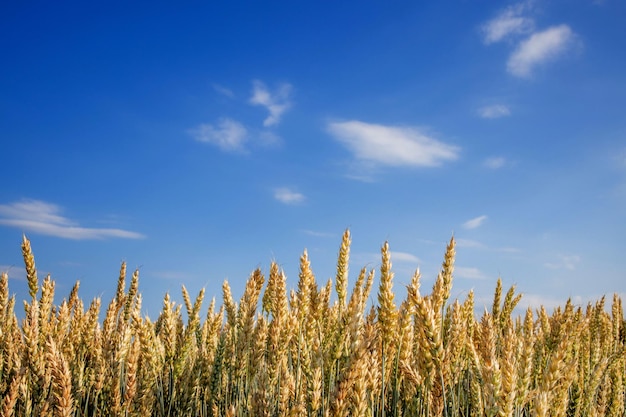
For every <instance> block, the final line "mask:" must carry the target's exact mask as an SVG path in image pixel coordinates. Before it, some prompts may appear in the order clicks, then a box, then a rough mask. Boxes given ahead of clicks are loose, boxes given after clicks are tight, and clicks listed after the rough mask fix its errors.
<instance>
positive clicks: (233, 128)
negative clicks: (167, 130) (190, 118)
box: [189, 118, 248, 151]
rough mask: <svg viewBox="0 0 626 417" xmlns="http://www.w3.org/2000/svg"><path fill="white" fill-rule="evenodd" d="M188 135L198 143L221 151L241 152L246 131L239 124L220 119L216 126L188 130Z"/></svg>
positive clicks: (206, 125) (203, 125)
mask: <svg viewBox="0 0 626 417" xmlns="http://www.w3.org/2000/svg"><path fill="white" fill-rule="evenodd" d="M189 134H191V136H192V137H193V138H194V139H195V140H197V141H198V142H203V143H210V144H213V145H216V146H217V147H219V148H220V149H222V150H223V151H243V150H244V143H245V142H246V140H247V137H248V131H247V130H246V128H245V127H244V126H243V125H242V124H241V123H239V122H237V121H235V120H232V119H227V118H224V119H220V121H219V122H218V124H217V127H216V126H213V125H211V124H201V125H200V126H198V127H196V128H195V129H191V130H189Z"/></svg>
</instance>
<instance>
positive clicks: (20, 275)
mask: <svg viewBox="0 0 626 417" xmlns="http://www.w3.org/2000/svg"><path fill="white" fill-rule="evenodd" d="M3 272H6V274H7V276H8V277H9V279H15V280H18V281H26V271H25V270H24V266H23V265H22V266H19V267H18V266H16V265H0V274H1V273H3Z"/></svg>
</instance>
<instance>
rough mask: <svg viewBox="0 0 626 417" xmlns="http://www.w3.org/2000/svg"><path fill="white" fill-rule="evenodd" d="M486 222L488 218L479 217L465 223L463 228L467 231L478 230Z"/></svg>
mask: <svg viewBox="0 0 626 417" xmlns="http://www.w3.org/2000/svg"><path fill="white" fill-rule="evenodd" d="M485 220H487V216H485V215H483V216H478V217H475V218H473V219H470V220H468V221H466V222H465V223H463V227H464V228H465V229H476V228H477V227H480V226H481V225H482V224H483V223H484V221H485Z"/></svg>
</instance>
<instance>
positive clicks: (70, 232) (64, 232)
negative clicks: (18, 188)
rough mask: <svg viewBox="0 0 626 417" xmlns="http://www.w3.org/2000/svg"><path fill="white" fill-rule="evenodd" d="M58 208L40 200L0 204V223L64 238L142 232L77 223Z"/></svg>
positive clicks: (129, 236) (126, 236)
mask: <svg viewBox="0 0 626 417" xmlns="http://www.w3.org/2000/svg"><path fill="white" fill-rule="evenodd" d="M61 212H62V210H61V208H60V207H59V206H57V205H55V204H51V203H47V202H45V201H40V200H22V201H18V202H14V203H10V204H1V205H0V225H5V226H9V227H15V228H19V229H22V230H23V231H29V232H33V233H39V234H42V235H48V236H55V237H60V238H64V239H75V240H87V239H104V238H111V237H112V238H122V239H141V238H143V237H145V236H144V235H142V234H141V233H137V232H131V231H128V230H123V229H114V228H91V227H82V226H79V225H78V224H77V223H76V222H74V221H71V220H70V219H68V218H66V217H63V216H62V215H61Z"/></svg>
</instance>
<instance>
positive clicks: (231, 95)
mask: <svg viewBox="0 0 626 417" xmlns="http://www.w3.org/2000/svg"><path fill="white" fill-rule="evenodd" d="M213 89H214V90H215V91H216V92H217V93H219V94H221V95H223V96H225V97H228V98H235V93H233V91H232V90H231V89H229V88H226V87H224V86H222V85H219V84H213Z"/></svg>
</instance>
